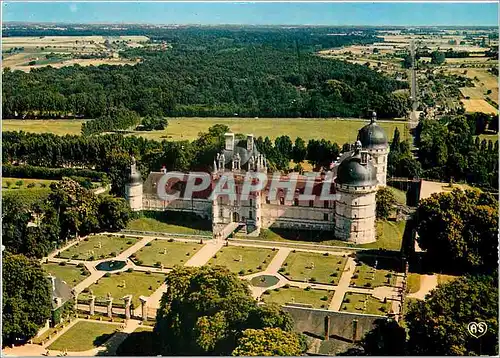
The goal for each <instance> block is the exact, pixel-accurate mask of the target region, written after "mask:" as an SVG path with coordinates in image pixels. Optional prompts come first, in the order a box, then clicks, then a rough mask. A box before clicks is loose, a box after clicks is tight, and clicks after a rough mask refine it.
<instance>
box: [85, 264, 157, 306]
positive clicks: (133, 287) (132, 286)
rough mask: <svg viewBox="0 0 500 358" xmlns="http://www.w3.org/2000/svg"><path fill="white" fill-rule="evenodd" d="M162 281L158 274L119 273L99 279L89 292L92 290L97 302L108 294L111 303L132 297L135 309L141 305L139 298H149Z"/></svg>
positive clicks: (121, 301)
mask: <svg viewBox="0 0 500 358" xmlns="http://www.w3.org/2000/svg"><path fill="white" fill-rule="evenodd" d="M164 281H165V275H163V274H159V273H148V272H139V271H136V272H121V273H115V274H110V275H109V276H108V277H106V276H104V277H102V278H100V279H99V281H97V283H94V284H92V285H91V286H90V287H89V290H92V293H93V294H94V295H95V296H96V300H98V301H103V300H105V299H106V297H107V295H108V292H109V293H110V294H111V297H113V303H123V300H121V298H122V297H123V296H126V295H132V304H133V305H134V307H136V308H137V307H140V305H141V302H140V300H139V296H146V297H149V296H151V295H152V294H153V292H155V291H156V290H157V289H158V287H160V286H161V284H162V283H163V282H164ZM124 282H125V287H124V286H123V283H124Z"/></svg>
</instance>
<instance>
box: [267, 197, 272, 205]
mask: <svg viewBox="0 0 500 358" xmlns="http://www.w3.org/2000/svg"><path fill="white" fill-rule="evenodd" d="M270 202H271V201H270V200H269V197H268V196H266V204H269V203H270Z"/></svg>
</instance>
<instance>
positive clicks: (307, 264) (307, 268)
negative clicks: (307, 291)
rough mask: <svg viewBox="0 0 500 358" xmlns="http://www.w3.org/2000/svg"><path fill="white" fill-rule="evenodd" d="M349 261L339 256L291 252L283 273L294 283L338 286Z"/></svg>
mask: <svg viewBox="0 0 500 358" xmlns="http://www.w3.org/2000/svg"><path fill="white" fill-rule="evenodd" d="M346 261H347V259H346V258H344V257H342V256H338V255H329V256H324V255H322V254H315V253H312V252H290V254H289V255H288V257H287V258H286V261H285V262H284V264H283V266H282V268H281V271H282V274H284V275H285V276H286V277H287V278H288V279H290V280H293V281H304V280H305V279H308V280H309V281H310V282H318V283H326V284H333V285H336V284H338V282H339V280H340V276H342V272H343V271H344V267H345V264H346Z"/></svg>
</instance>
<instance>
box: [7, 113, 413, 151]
mask: <svg viewBox="0 0 500 358" xmlns="http://www.w3.org/2000/svg"><path fill="white" fill-rule="evenodd" d="M168 120H169V124H168V127H167V129H165V130H163V131H153V132H136V133H134V135H139V136H142V137H145V138H148V139H155V140H163V139H167V140H193V139H196V138H197V137H198V133H200V132H206V131H207V130H208V128H209V127H211V126H213V125H214V124H225V125H227V126H229V128H230V129H231V130H232V131H233V132H234V133H243V134H247V133H253V134H254V135H255V136H256V137H258V136H263V137H265V136H269V137H270V138H271V139H274V138H276V137H278V136H281V135H288V136H290V138H291V139H292V141H294V140H295V138H296V137H301V138H302V139H304V140H306V141H307V140H309V139H323V138H324V139H326V140H331V141H332V142H336V143H337V144H339V145H340V146H342V144H344V143H346V142H354V141H355V140H356V137H357V134H358V130H359V129H360V128H361V127H363V126H364V125H365V124H367V123H368V121H365V120H359V119H349V120H347V119H346V120H337V119H300V118H283V119H281V118H276V119H270V118H262V119H260V118H259V119H251V118H169V119H168ZM82 123H83V121H81V120H24V121H21V120H4V121H3V130H4V131H18V130H24V131H25V132H35V133H44V132H50V133H54V134H58V135H64V134H77V135H79V134H80V133H81V124H82ZM378 123H379V124H380V126H381V127H382V128H384V129H385V131H386V133H387V136H388V137H389V138H392V135H393V133H394V129H395V128H396V127H398V128H399V130H400V131H401V133H403V138H404V136H405V133H407V132H408V131H407V129H406V123H405V122H400V123H398V122H384V121H379V122H378Z"/></svg>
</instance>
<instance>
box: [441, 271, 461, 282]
mask: <svg viewBox="0 0 500 358" xmlns="http://www.w3.org/2000/svg"><path fill="white" fill-rule="evenodd" d="M457 278H460V276H452V275H444V274H441V273H440V274H438V285H442V284H445V283H448V282H451V281H453V280H456V279H457Z"/></svg>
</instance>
